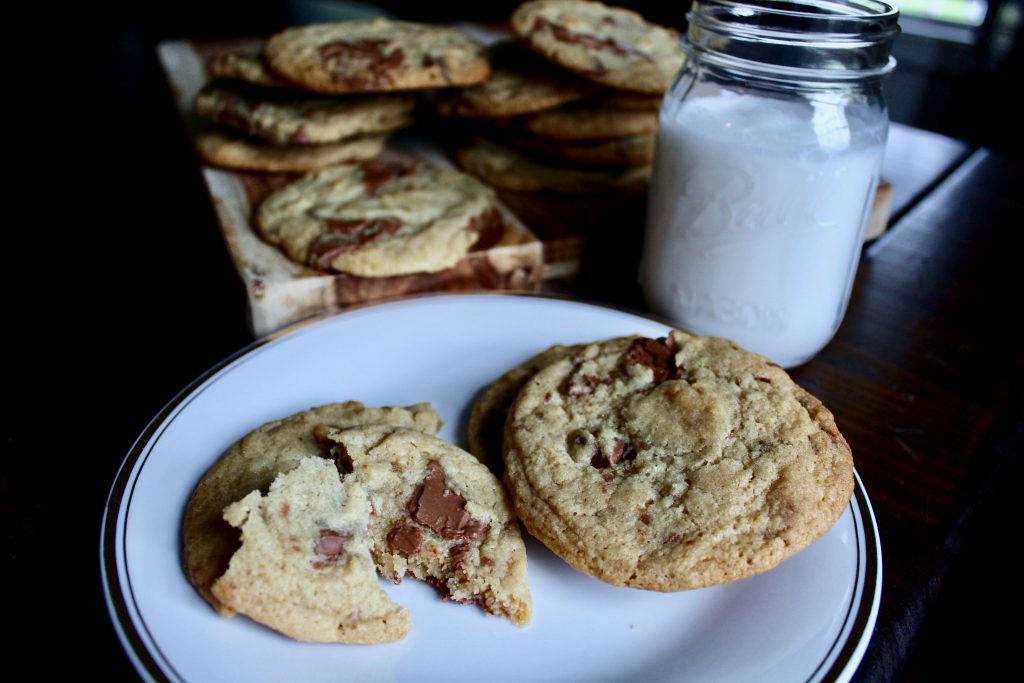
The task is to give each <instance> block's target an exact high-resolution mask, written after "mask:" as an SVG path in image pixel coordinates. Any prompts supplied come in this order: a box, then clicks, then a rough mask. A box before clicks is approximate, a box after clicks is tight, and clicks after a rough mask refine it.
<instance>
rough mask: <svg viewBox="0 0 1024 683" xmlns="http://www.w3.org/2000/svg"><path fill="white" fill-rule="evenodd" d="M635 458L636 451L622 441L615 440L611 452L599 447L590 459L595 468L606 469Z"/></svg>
mask: <svg viewBox="0 0 1024 683" xmlns="http://www.w3.org/2000/svg"><path fill="white" fill-rule="evenodd" d="M634 458H636V450H635V449H634V448H633V447H632V446H630V445H629V444H628V443H626V442H625V441H623V440H622V439H615V441H614V443H613V444H612V449H611V450H610V451H605V450H604V449H603V448H601V447H600V446H598V448H597V453H595V454H594V457H593V458H591V459H590V464H591V465H593V466H594V467H599V468H605V467H612V466H614V465H617V464H618V463H619V462H621V461H623V460H633V459H634Z"/></svg>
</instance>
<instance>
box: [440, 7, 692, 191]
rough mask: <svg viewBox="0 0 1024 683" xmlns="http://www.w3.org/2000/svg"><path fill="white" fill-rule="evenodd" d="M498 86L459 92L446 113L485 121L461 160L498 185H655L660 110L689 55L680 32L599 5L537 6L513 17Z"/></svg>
mask: <svg viewBox="0 0 1024 683" xmlns="http://www.w3.org/2000/svg"><path fill="white" fill-rule="evenodd" d="M511 26H512V30H513V32H514V33H515V35H516V36H517V37H518V38H519V42H518V43H516V44H511V45H509V44H505V45H499V46H498V47H497V48H496V50H495V53H494V54H493V56H492V60H493V61H494V63H495V70H494V74H493V76H492V78H491V80H489V81H487V82H486V83H483V84H481V85H476V86H472V87H469V88H463V89H461V90H458V91H456V92H453V93H451V94H450V95H449V96H447V97H446V98H445V99H443V100H442V101H441V102H440V103H439V105H438V112H439V113H440V114H442V115H447V116H461V117H470V118H473V119H476V120H477V121H480V122H484V124H483V125H482V126H481V129H482V135H481V136H480V137H479V138H477V139H476V140H474V141H473V142H472V143H470V144H469V145H468V146H465V147H463V148H462V149H460V150H459V151H458V153H457V157H458V159H459V162H460V163H461V164H462V166H463V167H465V168H466V169H467V170H469V171H470V172H472V173H474V174H476V175H478V176H480V177H482V178H484V179H485V180H487V181H488V182H489V183H491V184H492V185H495V186H498V187H502V188H506V189H513V190H524V191H542V190H548V191H555V192H590V191H600V190H604V189H607V188H609V187H615V186H623V185H629V184H632V183H634V182H635V181H637V180H641V179H643V178H646V177H647V176H648V175H649V170H650V165H651V163H652V162H653V159H654V143H655V136H656V134H657V128H658V107H659V106H660V103H661V97H662V95H663V94H664V92H665V91H666V90H667V89H668V87H669V85H670V84H671V82H672V79H673V78H674V77H675V75H676V73H677V72H678V71H679V69H680V68H681V67H682V65H683V62H684V60H685V57H684V55H683V52H682V49H681V48H680V47H679V38H678V35H677V34H676V33H675V32H674V31H672V30H671V29H666V28H663V27H660V26H656V25H654V24H651V23H649V22H647V21H645V20H644V19H643V17H641V16H640V15H639V14H637V13H635V12H632V11H629V10H625V9H620V8H614V7H607V6H605V5H603V4H601V3H598V2H585V1H582V0H531V1H530V2H526V3H525V4H523V5H521V6H520V7H519V8H518V9H517V10H516V11H515V13H514V14H513V15H512V20H511Z"/></svg>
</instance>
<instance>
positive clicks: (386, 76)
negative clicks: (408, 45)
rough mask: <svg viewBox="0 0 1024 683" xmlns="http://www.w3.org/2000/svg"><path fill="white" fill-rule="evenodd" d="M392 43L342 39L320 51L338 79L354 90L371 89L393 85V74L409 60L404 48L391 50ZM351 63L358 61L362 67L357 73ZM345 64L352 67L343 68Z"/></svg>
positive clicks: (329, 68)
mask: <svg viewBox="0 0 1024 683" xmlns="http://www.w3.org/2000/svg"><path fill="white" fill-rule="evenodd" d="M390 42H391V41H388V40H370V39H364V40H352V41H345V40H338V41H335V42H333V43H325V44H324V45H321V46H320V47H319V48H318V49H317V53H318V54H319V55H320V59H321V60H322V61H323V62H324V65H325V66H326V67H327V69H328V70H330V71H332V72H333V77H334V80H335V81H337V82H338V83H342V84H343V85H344V86H345V87H346V88H350V89H353V90H367V89H370V88H376V87H380V86H383V85H387V84H389V83H390V82H391V72H392V71H394V70H395V69H397V68H398V67H400V66H401V65H402V63H403V62H404V61H405V52H403V51H402V49H401V48H397V49H395V50H392V51H391V52H388V51H387V46H388V45H389V44H390ZM351 62H357V63H358V64H359V66H360V67H361V68H359V69H358V70H356V71H357V72H358V73H355V74H353V73H352V71H353V70H352V69H351V66H352V65H351ZM342 65H345V66H346V67H348V68H341V67H342Z"/></svg>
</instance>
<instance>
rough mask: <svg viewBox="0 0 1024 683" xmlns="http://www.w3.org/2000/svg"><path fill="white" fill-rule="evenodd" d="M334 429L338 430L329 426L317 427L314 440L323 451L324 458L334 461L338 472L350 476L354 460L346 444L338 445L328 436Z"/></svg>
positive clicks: (314, 431)
mask: <svg viewBox="0 0 1024 683" xmlns="http://www.w3.org/2000/svg"><path fill="white" fill-rule="evenodd" d="M333 429H336V428H335V427H328V426H327V425H317V426H316V427H315V428H314V429H313V438H314V439H316V442H317V443H318V444H319V445H320V448H322V449H323V451H324V457H325V458H327V459H328V460H333V461H334V466H335V467H337V468H338V472H340V473H341V474H348V473H349V472H351V471H352V458H351V457H350V456H349V454H348V449H346V448H345V444H343V443H338V442H337V441H334V440H332V439H331V438H330V437H329V436H328V434H330V432H331V430H333Z"/></svg>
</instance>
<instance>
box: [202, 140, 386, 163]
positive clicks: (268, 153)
mask: <svg viewBox="0 0 1024 683" xmlns="http://www.w3.org/2000/svg"><path fill="white" fill-rule="evenodd" d="M387 140H388V137H387V135H359V136H356V137H352V138H348V139H347V140H342V141H340V142H332V143H328V144H324V145H270V144H265V143H260V142H256V141H254V140H252V139H250V138H245V137H241V136H233V135H225V134H224V133H221V132H219V131H215V130H209V131H204V132H202V133H200V134H199V136H198V137H197V138H196V151H197V152H198V153H199V156H200V157H201V158H202V159H203V161H205V162H206V163H208V164H211V165H213V166H220V167H223V168H233V169H239V170H246V171H262V172H266V173H305V172H307V171H313V170H316V169H319V168H326V167H328V166H334V165H335V164H343V163H349V162H353V161H364V160H366V159H373V158H374V157H376V156H378V155H380V153H381V152H383V151H384V144H385V143H386V142H387Z"/></svg>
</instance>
